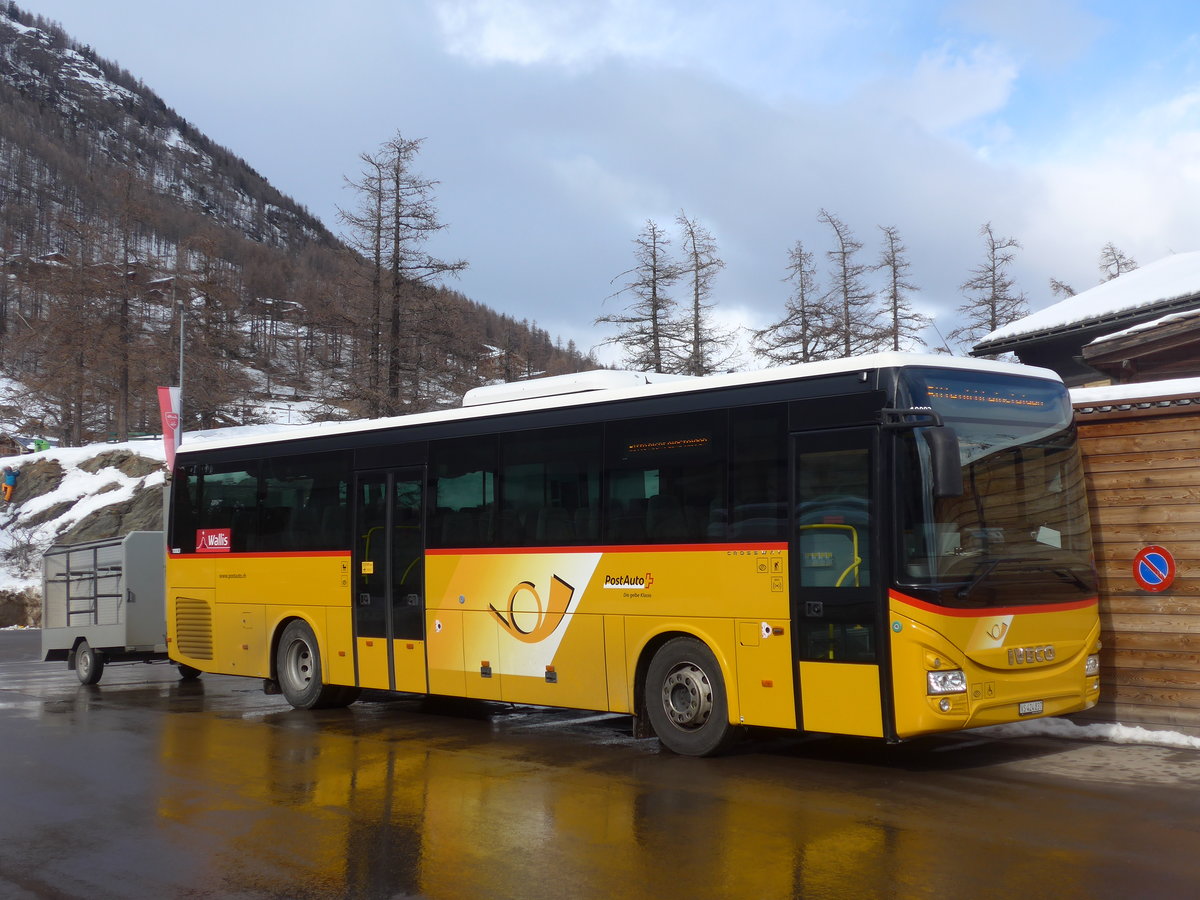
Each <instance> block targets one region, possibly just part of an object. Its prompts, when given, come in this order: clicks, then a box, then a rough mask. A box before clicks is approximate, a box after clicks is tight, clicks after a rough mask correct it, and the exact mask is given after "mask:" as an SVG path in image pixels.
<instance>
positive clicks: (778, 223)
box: [18, 0, 1200, 360]
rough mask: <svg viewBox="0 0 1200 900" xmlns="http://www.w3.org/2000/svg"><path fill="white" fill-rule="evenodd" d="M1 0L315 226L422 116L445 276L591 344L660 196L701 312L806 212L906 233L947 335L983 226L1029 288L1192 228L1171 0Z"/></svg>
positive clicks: (1192, 132)
mask: <svg viewBox="0 0 1200 900" xmlns="http://www.w3.org/2000/svg"><path fill="white" fill-rule="evenodd" d="M18 4H19V5H20V6H22V7H23V8H24V9H27V10H30V11H32V12H36V13H40V14H42V15H44V16H46V17H47V18H50V19H52V20H54V21H57V22H59V23H60V24H61V25H62V26H63V27H64V28H65V29H66V30H67V32H68V33H70V34H71V35H72V36H73V37H74V38H75V39H76V40H77V41H78V42H80V43H83V44H89V45H91V46H92V47H93V48H94V49H95V50H96V51H97V52H98V53H99V54H100V55H101V56H104V57H106V58H108V59H111V60H114V61H115V62H117V63H119V64H120V65H122V66H123V67H124V68H126V69H128V70H129V71H131V72H132V73H133V74H134V75H136V76H137V77H139V78H141V79H142V80H143V81H144V82H145V83H146V84H147V85H149V86H150V87H151V88H152V89H153V90H154V91H156V92H157V93H158V94H159V95H160V96H161V97H162V98H163V99H164V100H165V101H166V102H167V103H168V104H169V105H170V106H172V107H174V108H175V110H176V111H178V112H179V113H180V114H182V115H183V116H184V117H185V118H187V119H189V120H190V121H191V122H193V123H194V124H195V125H196V126H198V127H199V128H200V129H201V130H203V131H204V132H205V133H207V134H208V135H209V136H210V137H211V138H213V139H214V140H216V141H217V142H219V143H221V144H224V145H225V146H227V147H228V148H230V149H231V150H233V151H234V152H235V153H237V154H238V155H240V156H242V157H243V158H245V159H246V160H247V161H248V162H249V163H250V164H251V165H252V166H254V168H256V169H257V170H258V171H259V172H260V173H261V174H262V175H264V176H265V177H266V178H267V179H268V180H270V181H271V182H272V183H273V184H275V185H276V186H277V187H279V188H280V189H281V190H283V191H285V192H286V193H288V194H290V195H292V196H293V197H295V198H296V199H297V200H298V201H299V202H301V203H303V204H304V205H306V206H307V207H308V208H309V209H310V210H311V211H312V212H314V213H315V214H316V215H318V216H319V217H320V218H321V219H323V220H324V221H325V222H326V224H327V225H329V226H330V227H331V228H333V229H334V230H339V227H340V226H339V224H338V221H337V208H338V207H339V206H343V207H350V206H351V205H352V204H353V197H352V196H351V195H350V193H349V192H347V191H346V190H345V188H344V187H343V183H344V181H343V179H344V176H347V175H349V176H353V175H355V174H357V168H356V167H357V162H358V159H357V158H358V155H359V154H360V153H362V152H364V151H373V150H375V149H376V148H377V147H378V146H379V144H381V143H382V142H383V141H385V140H387V139H388V138H390V137H391V136H393V135H394V134H395V133H396V132H400V133H401V134H402V135H403V136H404V137H406V138H416V137H420V138H424V139H425V144H424V147H423V150H422V152H421V154H420V157H419V159H418V166H417V168H418V170H419V171H420V172H421V174H423V175H425V176H426V177H429V178H434V179H437V180H439V181H440V182H441V184H440V185H439V187H438V195H437V202H438V205H439V207H440V209H441V213H442V217H443V219H444V220H445V221H446V222H447V223H448V226H449V227H448V228H447V229H446V230H445V231H444V232H442V233H441V234H440V235H439V237H438V240H437V243H436V246H435V247H434V249H435V251H437V252H439V253H441V254H443V255H444V256H446V257H453V258H458V257H465V258H466V259H467V260H468V261H469V262H470V269H469V270H468V271H467V272H466V273H465V274H464V275H463V277H462V278H461V279H460V280H459V282H458V284H457V287H458V288H459V289H460V290H462V291H463V292H464V293H466V294H467V295H468V296H470V297H472V298H473V299H475V300H478V301H480V302H483V303H486V304H488V305H489V306H492V307H493V308H495V309H498V310H501V311H504V312H507V313H510V314H512V315H515V316H517V317H518V318H529V319H531V320H536V321H537V323H538V324H539V325H540V326H541V327H543V328H545V329H546V330H548V331H549V332H550V333H551V334H553V335H557V336H561V337H562V339H563V340H564V341H565V340H567V339H573V340H575V341H576V342H577V344H579V346H580V347H581V348H584V349H587V348H589V347H592V346H593V345H595V344H597V343H598V342H599V340H601V339H602V337H603V334H602V333H601V332H598V331H597V329H596V328H595V327H594V326H593V325H592V321H593V320H594V319H595V317H596V316H597V315H600V314H603V313H605V312H609V311H612V310H614V309H619V308H620V306H621V301H620V300H619V299H617V300H613V299H610V300H607V301H605V298H606V297H608V296H609V295H610V294H611V293H612V292H613V291H614V290H615V289H616V288H617V287H619V286H620V284H621V280H620V279H619V278H618V280H617V281H616V282H615V283H613V282H612V279H614V278H615V277H618V276H619V275H620V273H622V272H624V271H625V270H626V269H628V268H629V266H630V265H631V264H632V243H631V242H632V240H633V238H634V237H635V236H636V234H637V232H638V231H639V230H640V229H641V227H642V226H643V225H644V224H645V222H646V220H647V219H654V220H655V221H657V222H659V223H660V224H663V225H668V224H670V223H671V221H672V220H673V219H674V217H675V216H676V215H677V214H678V212H679V211H680V210H684V211H686V213H687V214H688V215H689V216H692V217H696V218H698V219H699V220H700V221H701V222H702V223H703V224H704V225H705V226H706V227H708V228H709V230H710V231H712V232H713V234H714V235H715V237H716V238H717V241H718V243H719V245H720V252H721V255H722V257H723V258H724V259H725V261H726V268H725V269H724V271H723V272H721V274H720V275H719V279H718V282H717V284H716V289H715V299H716V300H717V302H718V306H719V310H720V313H721V315H722V317H723V318H725V319H727V320H729V321H733V322H740V323H744V324H748V325H750V326H758V327H761V326H762V325H765V324H767V323H768V322H770V321H772V320H774V319H775V318H778V317H779V316H780V315H781V314H782V308H783V303H784V300H785V299H786V296H787V291H788V287H787V285H786V284H784V283H783V282H782V280H781V279H782V278H783V276H784V275H785V266H786V263H787V251H788V248H789V247H790V246H792V244H794V242H795V241H797V240H803V241H804V242H805V244H806V246H807V247H808V249H810V250H814V251H816V252H817V253H818V254H822V253H824V251H825V250H827V249H828V248H829V246H830V244H831V241H830V235H829V233H828V229H827V228H825V227H824V226H821V225H820V224H818V222H817V211H818V210H819V209H820V208H822V207H823V208H825V209H828V210H829V211H830V212H832V213H834V214H835V215H837V216H839V217H840V218H842V219H843V220H844V221H845V222H846V223H847V224H848V225H849V226H850V227H851V228H852V229H853V230H854V232H855V234H856V235H857V237H858V239H859V240H860V241H862V243H863V244H864V245H865V246H864V250H863V257H864V261H868V262H874V261H875V259H876V258H877V256H878V253H879V236H880V232H879V226H882V225H894V226H896V227H897V228H898V229H899V230H900V234H901V236H902V237H903V239H904V241H905V243H906V244H907V246H908V248H909V256H910V259H911V263H912V271H911V277H912V280H913V281H914V282H915V283H916V284H917V285H918V286H919V287H920V288H921V290H920V293H919V295H918V296H917V298H916V300H917V304H918V306H919V308H921V309H923V310H925V311H927V312H930V313H932V314H935V315H936V316H937V322H938V324H939V326H940V328H941V331H942V332H943V333H944V332H948V331H949V330H950V329H952V328H953V327H954V325H955V324H956V318H957V312H956V310H957V307H958V306H959V305H960V304H962V303H963V302H964V300H963V297H962V294H961V292H960V291H959V287H958V286H959V285H960V284H961V283H962V282H963V281H965V280H966V279H967V278H968V277H969V275H970V270H971V268H972V267H973V266H975V265H978V264H979V263H980V262H981V261H982V258H983V243H982V239H981V238H980V236H979V228H980V226H981V225H982V224H983V223H984V222H991V223H992V226H993V228H994V230H995V232H996V233H997V234H998V235H1000V236H1011V237H1015V238H1017V239H1018V240H1019V241H1020V242H1021V244H1022V246H1023V249H1022V250H1021V251H1020V252H1019V254H1018V258H1017V262H1016V264H1015V266H1014V269H1013V273H1014V275H1015V277H1016V278H1017V281H1018V285H1019V287H1020V289H1022V290H1023V291H1025V292H1026V294H1027V295H1028V298H1029V301H1030V305H1031V307H1032V308H1033V309H1038V308H1041V307H1043V306H1046V305H1048V304H1049V303H1050V302H1051V300H1052V298H1051V296H1050V292H1049V290H1048V279H1049V278H1050V277H1056V278H1059V279H1061V280H1063V281H1066V282H1068V283H1070V284H1072V285H1073V286H1074V287H1075V288H1076V289H1077V290H1083V289H1085V288H1087V287H1091V286H1093V285H1094V284H1096V283H1097V282H1098V280H1099V272H1098V270H1097V258H1098V255H1099V251H1100V248H1101V247H1102V245H1104V244H1105V243H1106V242H1108V241H1112V242H1114V243H1115V244H1116V245H1117V246H1118V247H1120V248H1121V249H1122V250H1124V251H1125V252H1126V253H1128V254H1129V255H1131V256H1133V257H1135V258H1136V259H1137V260H1138V261H1139V262H1140V263H1142V264H1145V263H1148V262H1152V261H1153V260H1155V259H1158V258H1160V257H1162V256H1165V255H1167V254H1170V253H1172V252H1180V251H1185V250H1194V249H1200V4H1196V3H1195V2H1192V0H1179V2H1156V0H1143V2H1139V3H1136V4H1134V3H1129V2H1128V0H1111V2H1110V0H1102V2H1101V0H1097V2H1088V0H944V2H938V0H736V2H734V0H728V2H717V0H342V2H330V0H321V2H310V0H252V2H246V0H238V2H233V0H206V2H204V3H187V4H184V3H165V2H163V0H106V2H103V3H100V2H96V0H18ZM822 269H824V261H823V260H822ZM602 304H603V305H602ZM929 337H930V343H931V344H933V343H935V342H936V341H937V337H936V335H934V334H932V333H931V334H930V336H929ZM601 358H603V359H606V360H608V359H612V358H613V357H612V354H611V352H606V353H601Z"/></svg>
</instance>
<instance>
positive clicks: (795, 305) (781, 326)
mask: <svg viewBox="0 0 1200 900" xmlns="http://www.w3.org/2000/svg"><path fill="white" fill-rule="evenodd" d="M787 271H788V274H787V276H786V277H785V278H784V281H790V282H791V284H792V293H791V296H789V297H788V299H787V302H786V303H785V305H784V308H785V312H784V316H783V318H782V319H780V320H779V321H778V322H774V323H772V324H771V325H768V326H767V327H766V328H764V329H762V330H761V331H755V332H754V353H755V355H756V356H758V357H760V358H761V359H765V360H768V361H769V362H771V363H773V364H775V365H792V364H794V363H806V362H813V361H814V360H818V359H829V358H832V357H834V356H836V355H837V353H838V350H837V346H838V345H837V344H836V343H835V342H834V340H833V338H834V331H833V328H832V327H831V325H832V324H834V323H835V315H834V312H835V311H834V310H831V309H830V304H829V295H828V294H823V293H822V292H821V289H820V287H819V285H818V284H817V267H816V263H815V262H814V260H813V255H812V253H810V252H809V251H807V250H805V249H804V243H803V242H802V241H796V243H795V244H794V245H792V248H791V250H789V251H788V267H787Z"/></svg>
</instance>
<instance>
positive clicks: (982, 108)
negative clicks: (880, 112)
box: [874, 44, 1020, 134]
mask: <svg viewBox="0 0 1200 900" xmlns="http://www.w3.org/2000/svg"><path fill="white" fill-rule="evenodd" d="M1019 74H1020V70H1019V67H1018V66H1017V64H1016V62H1015V61H1014V60H1013V59H1012V57H1011V56H1010V55H1009V54H1008V53H1007V52H1006V51H1005V50H1003V49H1002V48H1001V47H999V46H997V45H995V44H981V45H978V46H975V47H972V48H971V49H970V50H967V51H966V52H958V51H956V50H955V49H954V48H953V47H951V46H949V45H946V46H942V47H941V48H939V49H937V50H934V51H929V52H926V53H924V54H923V55H922V56H921V58H920V59H919V60H917V63H916V66H915V67H914V69H913V71H912V74H911V75H910V76H909V77H908V78H904V79H900V80H898V81H895V82H892V83H890V84H887V85H880V86H876V88H875V89H874V93H875V95H876V96H875V102H877V103H879V102H882V103H884V104H886V107H887V109H888V112H889V113H890V114H891V115H892V116H895V117H897V118H908V119H912V120H913V121H915V122H917V123H918V124H919V125H920V126H921V127H923V128H925V129H926V130H928V131H930V132H932V133H934V134H943V133H946V132H948V131H951V130H953V129H955V128H959V127H961V126H963V125H966V124H969V123H971V122H974V121H976V120H978V119H981V118H983V117H986V116H990V115H993V114H995V113H997V112H999V111H1001V110H1003V109H1004V107H1005V106H1006V105H1007V103H1008V101H1009V98H1010V97H1011V96H1012V92H1013V87H1014V85H1015V84H1016V81H1017V77H1018V75H1019Z"/></svg>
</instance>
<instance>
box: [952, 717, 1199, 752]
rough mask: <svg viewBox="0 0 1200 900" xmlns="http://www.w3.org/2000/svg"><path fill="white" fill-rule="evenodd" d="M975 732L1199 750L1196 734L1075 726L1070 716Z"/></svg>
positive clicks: (1106, 725) (1114, 725) (1117, 726)
mask: <svg viewBox="0 0 1200 900" xmlns="http://www.w3.org/2000/svg"><path fill="white" fill-rule="evenodd" d="M975 733H976V734H981V735H986V736H987V737H1000V738H1020V737H1059V738H1068V739H1070V740H1075V741H1108V742H1109V743H1112V744H1150V745H1153V746H1155V747H1178V748H1181V749H1184V750H1200V737H1193V736H1191V735H1187V734H1180V733H1179V732H1177V731H1155V730H1153V729H1150V728H1142V727H1141V726H1140V725H1122V724H1120V723H1119V722H1118V723H1112V724H1109V723H1099V724H1094V725H1076V724H1075V723H1074V722H1072V721H1071V720H1070V719H1030V720H1029V721H1028V722H1013V723H1012V724H1011V725H989V726H988V727H986V728H979V729H976V731H975Z"/></svg>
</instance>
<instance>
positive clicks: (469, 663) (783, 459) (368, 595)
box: [166, 353, 1100, 755]
mask: <svg viewBox="0 0 1200 900" xmlns="http://www.w3.org/2000/svg"><path fill="white" fill-rule="evenodd" d="M167 541H168V548H167V567H166V569H167V571H166V581H167V627H168V648H169V653H170V655H171V657H172V658H173V659H174V660H175V661H176V662H178V663H180V664H181V665H183V666H187V667H189V668H191V669H196V670H199V671H203V672H215V673H225V674H238V675H246V676H250V677H254V678H260V679H263V680H264V684H265V688H266V690H268V691H269V692H282V694H283V695H284V697H285V698H286V699H287V701H288V702H289V703H291V704H292V705H293V706H295V707H298V708H315V707H329V706H342V705H346V704H348V703H351V702H353V701H354V700H355V699H356V698H357V697H358V695H359V692H360V691H361V690H362V689H364V688H370V689H382V690H390V691H402V692H415V693H421V694H434V695H445V696H452V697H467V698H479V699H484V700H496V701H504V702H512V703H521V704H536V705H545V706H561V707H574V708H582V709H594V710H602V711H611V712H616V713H628V714H631V715H633V716H634V717H635V718H634V722H635V730H636V733H638V734H639V735H643V736H650V735H652V734H653V735H657V736H658V738H659V739H660V741H661V742H662V744H663V745H664V746H665V747H667V748H669V749H670V750H673V751H675V752H677V753H682V754H691V755H710V754H714V753H718V752H720V751H721V750H723V749H724V748H726V747H727V746H728V745H729V743H730V742H731V741H732V740H733V739H735V738H736V737H737V736H738V734H739V733H740V732H742V731H743V730H744V728H745V727H746V726H762V727H768V728H779V729H801V730H804V731H810V732H824V733H833V734H846V735H862V736H870V737H875V738H883V739H885V740H888V741H897V740H903V739H905V738H910V737H914V736H917V735H922V734H930V733H934V732H941V731H951V730H956V729H962V728H970V727H975V726H981V725H992V724H998V723H1004V722H1013V721H1018V720H1021V719H1024V718H1029V717H1038V716H1049V715H1060V714H1064V713H1070V712H1074V711H1078V710H1082V709H1086V708H1088V707H1090V706H1092V705H1094V704H1095V702H1096V700H1097V698H1098V695H1099V659H1098V651H1099V635H1100V625H1099V618H1098V615H1097V588H1096V574H1095V565H1094V559H1093V556H1092V548H1091V538H1090V532H1089V524H1088V514H1087V505H1086V500H1085V494H1084V480H1083V471H1082V468H1081V465H1080V459H1079V453H1078V448H1077V446H1076V439H1075V431H1074V426H1073V424H1072V411H1071V404H1070V402H1069V399H1068V396H1067V392H1066V390H1065V388H1064V387H1063V384H1062V382H1061V380H1060V379H1059V378H1058V377H1057V376H1056V375H1055V374H1054V373H1052V372H1049V371H1046V370H1042V369H1032V368H1027V367H1023V366H1017V365H1012V364H1008V363H999V362H990V361H982V360H968V359H959V358H953V357H934V356H916V355H909V354H895V353H889V354H879V355H874V356H866V357H860V358H858V359H850V360H837V361H827V362H818V363H809V364H806V365H802V366H795V367H789V368H781V369H772V370H767V371H760V372H749V373H737V374H729V375H721V376H713V377H707V378H687V379H684V378H667V377H665V376H653V375H647V374H645V373H630V372H615V371H602V372H594V373H584V374H580V375H570V376H561V377H554V378H544V379H538V380H532V381H527V382H519V383H515V384H510V385H497V386H490V387H485V388H478V389H476V390H474V391H471V392H469V393H468V395H467V396H466V397H465V398H464V402H463V406H462V408H460V409H453V410H444V411H438V412H431V413H423V414H418V415H411V416H404V417H398V418H390V419H378V420H369V421H362V422H353V423H336V424H325V425H313V426H302V427H299V428H293V429H289V430H281V431H273V432H266V433H262V432H257V433H253V434H250V435H246V434H241V435H239V434H236V433H233V434H231V435H229V436H225V437H222V436H221V435H220V433H219V432H217V433H214V434H213V435H210V436H209V437H208V438H207V439H202V438H199V437H197V438H193V439H190V440H188V441H187V442H185V443H184V445H183V446H182V447H181V448H180V450H179V453H178V456H177V458H176V463H175V469H174V472H173V476H172V480H171V498H170V512H169V515H168V534H167Z"/></svg>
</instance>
